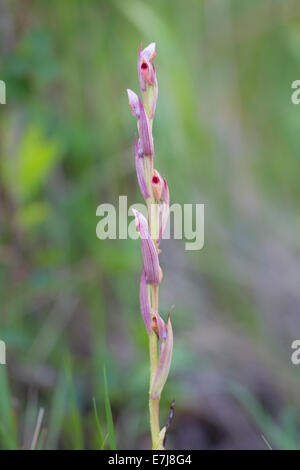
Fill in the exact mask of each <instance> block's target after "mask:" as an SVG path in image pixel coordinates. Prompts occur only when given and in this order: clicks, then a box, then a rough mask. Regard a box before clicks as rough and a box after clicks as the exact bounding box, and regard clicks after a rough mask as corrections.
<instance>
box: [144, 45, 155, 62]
mask: <svg viewBox="0 0 300 470" xmlns="http://www.w3.org/2000/svg"><path fill="white" fill-rule="evenodd" d="M141 56H142V58H144V59H146V60H148V61H149V62H151V61H152V60H153V59H154V57H155V56H156V44H155V42H151V44H149V46H147V47H145V49H143V51H142V53H141Z"/></svg>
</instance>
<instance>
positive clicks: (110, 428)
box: [103, 367, 117, 450]
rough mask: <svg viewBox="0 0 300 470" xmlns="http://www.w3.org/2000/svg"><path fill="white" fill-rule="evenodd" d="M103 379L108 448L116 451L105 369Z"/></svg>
mask: <svg viewBox="0 0 300 470" xmlns="http://www.w3.org/2000/svg"><path fill="white" fill-rule="evenodd" d="M103 378H104V401H105V413H106V420H107V427H108V437H109V446H110V449H111V450H117V445H116V439H115V430H114V422H113V417H112V412H111V406H110V400H109V394H108V386H107V379H106V370H105V367H104V368H103Z"/></svg>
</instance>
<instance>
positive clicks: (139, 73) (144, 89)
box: [137, 43, 146, 91]
mask: <svg viewBox="0 0 300 470" xmlns="http://www.w3.org/2000/svg"><path fill="white" fill-rule="evenodd" d="M141 65H142V43H141V44H140V48H139V53H138V62H137V68H138V76H139V82H140V87H141V90H142V91H146V83H145V80H144V78H143V75H142V70H141Z"/></svg>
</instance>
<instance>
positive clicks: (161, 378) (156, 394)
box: [150, 312, 173, 399]
mask: <svg viewBox="0 0 300 470" xmlns="http://www.w3.org/2000/svg"><path fill="white" fill-rule="evenodd" d="M170 313H171V312H170ZM170 313H169V317H168V321H167V327H166V331H167V336H166V340H165V342H164V343H163V344H162V347H161V351H160V354H159V359H158V366H157V370H156V373H155V376H154V379H153V382H152V384H151V389H150V396H151V398H152V399H157V398H160V395H161V392H162V389H163V388H164V385H165V383H166V381H167V378H168V375H169V371H170V366H171V361H172V353H173V330H172V324H171V315H170Z"/></svg>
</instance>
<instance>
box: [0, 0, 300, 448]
mask: <svg viewBox="0 0 300 470" xmlns="http://www.w3.org/2000/svg"><path fill="white" fill-rule="evenodd" d="M0 37H1V42H0V63H1V69H0V70H1V72H0V75H1V76H0V78H1V79H2V80H4V81H5V82H6V85H7V104H6V105H5V106H1V108H0V112H1V120H0V136H1V138H0V299H1V322H0V338H1V339H2V340H4V341H6V344H7V354H8V365H7V367H5V368H4V366H0V443H1V446H2V447H3V448H14V447H30V444H31V439H32V435H33V432H34V427H35V422H36V417H37V413H38V409H39V408H40V407H41V406H42V407H43V408H44V409H45V417H44V421H43V422H44V423H45V424H44V425H43V426H45V428H46V429H47V432H46V435H45V439H44V441H43V444H42V446H43V448H83V447H84V448H99V429H100V428H101V432H102V434H101V435H102V439H103V440H105V436H106V435H107V434H109V436H110V437H111V430H112V427H111V426H112V423H111V422H110V421H109V425H107V419H106V418H107V417H106V415H105V403H106V411H108V408H107V403H108V401H107V393H106V391H105V390H106V389H105V388H104V381H103V374H102V371H103V366H104V365H105V366H106V371H107V382H108V390H109V396H110V400H111V405H112V412H113V417H114V425H115V432H116V441H117V446H118V448H132V447H134V448H137V447H147V446H149V435H148V410H147V393H148V392H147V390H148V365H147V364H148V362H147V361H148V360H147V353H148V352H147V338H146V334H145V331H144V327H143V324H142V320H141V317H140V314H139V305H138V291H137V286H138V279H139V275H140V269H141V259H140V251H139V243H138V242H135V241H132V240H106V241H100V240H98V239H97V237H96V232H95V231H96V225H97V222H98V219H97V217H96V208H97V206H98V205H99V204H101V203H103V202H105V203H113V204H116V205H117V204H118V197H119V195H128V205H130V204H133V203H134V202H142V199H141V196H140V194H139V192H138V188H137V183H136V177H135V169H134V163H133V155H132V154H133V135H134V132H135V122H134V119H133V117H132V116H131V114H130V111H129V109H128V103H127V96H126V88H127V87H129V88H132V89H133V90H136V91H137V90H138V79H137V73H136V60H137V51H138V47H139V44H140V41H143V44H144V45H146V44H147V43H149V42H151V41H155V42H156V43H157V51H158V54H157V58H156V59H155V64H156V69H157V73H158V82H159V98H158V105H157V111H156V117H155V122H154V136H155V152H156V158H157V168H158V170H159V171H160V172H161V173H162V174H165V175H166V177H167V179H168V184H169V187H170V191H171V199H172V202H178V203H185V202H193V203H197V202H198V203H205V207H206V209H205V211H206V212H205V236H206V239H205V247H204V249H203V250H201V251H199V252H185V251H184V243H183V242H178V241H170V242H167V241H164V242H163V246H162V247H163V253H162V266H163V269H164V282H163V284H162V288H161V308H162V315H163V316H165V315H166V313H167V312H168V309H169V306H170V305H171V304H176V309H175V312H174V317H173V318H174V331H175V348H174V349H175V350H174V360H173V365H172V372H171V376H170V380H169V382H168V384H167V386H166V389H165V391H164V394H163V398H162V405H161V409H162V423H164V422H166V420H167V417H168V407H169V404H170V403H171V401H172V399H173V398H174V397H175V398H176V418H175V420H174V423H173V424H172V427H171V429H170V434H169V437H168V439H169V440H168V444H169V446H170V447H172V446H173V447H178V448H184V446H186V447H187V448H193V446H194V448H216V447H217V448H232V447H233V448H251V447H256V448H260V447H261V448H265V443H264V442H263V440H262V438H261V434H262V433H263V434H264V436H265V437H266V439H267V440H268V441H270V443H271V445H273V444H274V445H275V446H276V448H277V447H283V448H288V447H290V448H294V446H295V439H297V436H298V435H299V434H298V433H299V409H300V401H299V393H298V392H297V390H299V388H298V387H299V378H298V377H297V375H296V372H295V368H294V367H293V366H292V364H291V363H290V344H291V341H292V340H293V339H295V334H297V333H296V332H297V331H299V327H300V315H299V312H300V294H299V272H300V270H299V253H300V246H299V236H298V234H299V200H300V186H299V181H298V180H299V171H298V168H299V158H298V154H299V143H298V142H299V109H298V107H297V106H293V105H291V100H290V94H291V88H290V87H291V83H292V81H293V80H295V79H299V73H300V72H299V68H300V60H299V57H300V55H299V47H300V9H299V2H297V0H263V1H262V0H245V1H243V2H241V1H239V0H222V1H220V0H189V2H182V1H180V0H173V1H172V2H161V1H159V0H152V1H151V2H150V1H146V0H114V1H105V0H102V1H99V0H97V1H96V0H88V1H83V0H73V1H72V2H63V1H59V0H52V1H51V2H47V1H43V0H27V1H22V2H20V1H17V0H3V1H2V2H1V6H0ZM297 328H298V330H297ZM64 358H65V360H64ZM232 379H234V380H235V381H236V382H237V383H241V384H242V385H243V387H245V388H246V389H247V388H248V389H249V390H248V391H247V394H245V395H243V403H244V404H245V403H246V402H247V403H248V405H249V406H250V407H251V410H252V411H253V413H254V417H253V413H252V418H249V420H248V418H247V419H246V418H245V419H244V414H243V413H244V411H241V410H240V409H239V410H238V409H237V408H235V406H237V405H236V402H239V401H240V397H239V398H237V397H236V395H235V393H233V392H232V390H231V389H230V388H228V383H231V380H232ZM224 390H225V391H224ZM93 397H95V400H96V403H97V408H96V409H97V412H98V414H97V413H96V415H97V420H95V409H94V407H93V401H92V398H93ZM251 397H254V398H253V400H256V401H255V403H256V402H257V403H258V405H257V406H256V405H254V404H253V402H252V398H251ZM228 400H229V401H228ZM224 410H227V415H226V416H225V411H224ZM282 416H283V418H282ZM243 419H244V421H243ZM97 421H98V424H97ZM254 421H255V422H256V425H257V426H258V428H259V429H257V428H256V427H255V426H256V425H254ZM272 423H277V424H276V426H279V429H281V432H279V431H278V432H275V431H274V432H271V431H270V430H271V428H272V426H273V424H272ZM99 424H100V428H99ZM276 429H277V428H276ZM109 442H110V445H114V444H113V441H111V440H110V441H109V439H107V440H106V443H105V445H106V447H107V446H108V445H109Z"/></svg>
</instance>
